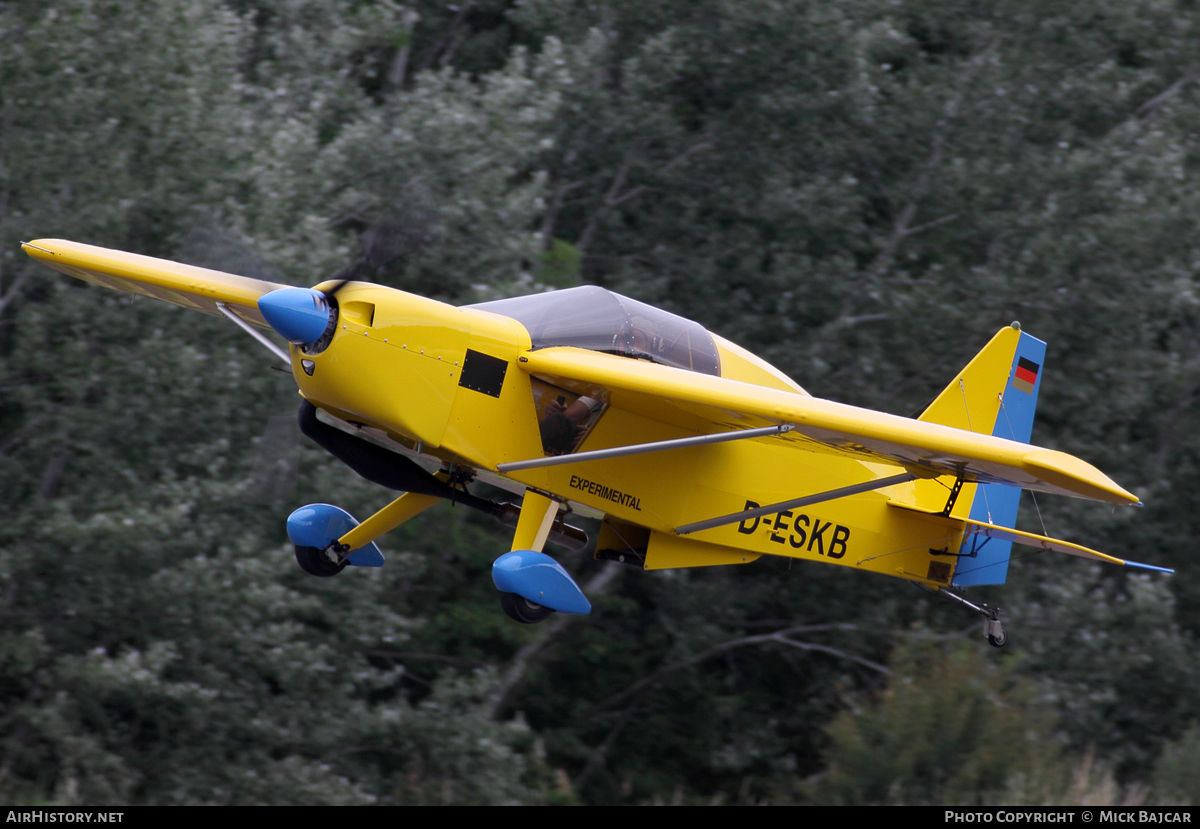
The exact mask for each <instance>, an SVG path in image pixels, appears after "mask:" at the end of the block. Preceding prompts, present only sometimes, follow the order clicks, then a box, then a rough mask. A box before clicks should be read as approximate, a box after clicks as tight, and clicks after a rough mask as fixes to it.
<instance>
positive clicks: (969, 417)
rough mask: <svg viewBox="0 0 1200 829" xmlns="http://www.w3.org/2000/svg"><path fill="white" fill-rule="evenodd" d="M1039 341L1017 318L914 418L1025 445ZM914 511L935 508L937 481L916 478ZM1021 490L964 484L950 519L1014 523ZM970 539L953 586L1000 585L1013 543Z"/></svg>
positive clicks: (1042, 351) (1038, 375) (1042, 348)
mask: <svg viewBox="0 0 1200 829" xmlns="http://www.w3.org/2000/svg"><path fill="white" fill-rule="evenodd" d="M1045 357H1046V344H1045V343H1044V342H1042V341H1041V340H1039V339H1037V338H1036V337H1031V336H1030V335H1028V334H1026V333H1024V332H1022V331H1021V327H1020V325H1019V324H1018V323H1013V324H1012V326H1010V327H1008V328H1002V329H1001V330H1000V331H999V332H998V333H997V334H996V336H994V337H992V339H991V342H989V343H988V344H987V345H986V346H984V348H983V350H982V351H980V352H979V353H978V354H976V355H975V358H974V359H973V360H971V362H970V363H968V364H967V367H966V368H964V369H963V370H962V371H961V372H959V374H958V376H957V377H955V378H954V381H953V382H952V383H951V384H950V385H949V386H947V387H946V388H945V390H944V391H942V393H941V394H939V395H938V396H937V398H936V399H935V400H934V401H933V403H931V404H930V405H929V408H927V409H926V410H925V411H924V412H923V413H922V414H921V416H920V418H918V419H919V420H923V421H926V422H927V423H940V424H942V425H944V426H954V427H956V428H958V429H966V430H967V431H971V432H977V433H979V434H985V435H995V436H996V437H1002V438H1008V439H1009V440H1015V441H1020V442H1021V443H1029V438H1030V435H1031V434H1032V432H1033V415H1034V411H1035V410H1036V408H1037V397H1038V390H1039V389H1040V388H1041V384H1042V364H1043V363H1044V361H1045ZM912 495H913V497H912V498H905V499H904V500H905V501H908V502H909V503H912V504H913V505H914V506H916V507H917V508H918V509H926V510H932V511H940V509H941V508H942V507H944V505H945V504H946V499H947V491H946V489H945V487H944V486H942V485H941V484H940V483H938V482H937V481H915V482H914V484H913V491H912ZM1020 503H1021V490H1020V489H1019V488H1017V487H1012V486H1004V485H1002V484H965V485H964V486H963V488H962V492H961V493H960V495H959V498H958V500H957V501H956V502H955V505H954V509H953V510H952V511H951V513H950V515H951V517H952V518H957V519H960V520H969V521H974V522H979V523H986V524H991V525H996V526H1000V527H1008V528H1010V529H1012V528H1015V527H1016V524H1017V508H1018V507H1019V506H1020ZM982 541H983V543H982V544H975V545H973V546H975V550H974V557H972V558H961V559H959V564H958V567H956V568H955V574H954V579H953V581H952V582H951V583H952V584H954V585H959V586H963V585H977V584H1003V583H1004V580H1005V578H1006V577H1007V575H1008V559H1009V554H1010V552H1011V550H1012V541H1010V540H1008V539H1004V538H996V537H992V538H987V539H983V540H982Z"/></svg>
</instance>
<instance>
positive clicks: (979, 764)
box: [812, 638, 1060, 806]
mask: <svg viewBox="0 0 1200 829" xmlns="http://www.w3.org/2000/svg"><path fill="white" fill-rule="evenodd" d="M892 668H893V671H894V674H893V676H892V677H891V678H890V680H889V682H888V687H887V689H886V691H884V692H883V693H882V694H881V696H880V698H879V699H878V700H872V701H868V702H866V703H864V704H861V705H853V706H852V707H851V708H850V709H848V710H846V711H843V712H842V713H840V714H839V715H838V716H837V717H836V718H835V719H834V721H833V723H832V725H830V727H829V737H830V746H829V748H828V750H827V751H826V760H827V763H828V771H827V773H826V774H825V775H824V776H823V777H822V778H821V779H820V781H819V782H817V783H816V784H815V785H814V786H813V787H812V797H813V800H814V801H815V802H817V803H823V804H829V805H847V806H850V805H854V806H861V805H872V804H907V805H922V804H934V805H936V804H945V805H984V804H987V803H994V802H997V800H998V799H1000V795H1001V794H1002V793H1003V792H1004V790H1005V787H1006V786H1007V783H1008V780H1009V779H1010V778H1012V777H1014V776H1021V777H1024V778H1026V779H1029V780H1039V781H1044V780H1045V778H1046V776H1047V774H1050V773H1056V772H1058V771H1059V769H1058V768H1057V767H1056V766H1057V765H1058V763H1059V751H1060V749H1059V746H1058V745H1057V744H1056V741H1055V738H1054V719H1053V715H1052V714H1051V712H1050V711H1048V710H1047V709H1046V707H1045V706H1044V704H1042V705H1039V704H1037V703H1036V702H1035V701H1034V699H1033V698H1034V696H1035V690H1034V688H1033V687H1032V686H1031V685H1030V683H1028V682H1026V681H1022V680H1020V679H1019V678H1018V677H1017V676H1015V675H1014V673H1013V672H1012V670H1011V669H1008V668H1002V667H1000V666H998V665H997V664H996V663H995V662H994V661H988V660H986V659H984V658H983V655H982V654H981V653H980V652H979V650H978V649H977V648H967V647H961V646H960V647H957V648H955V649H953V650H950V651H949V652H947V651H945V650H943V649H942V648H940V647H938V646H937V645H936V644H934V643H931V642H929V641H927V640H926V641H923V640H922V639H921V638H913V639H911V640H910V641H909V643H907V644H904V645H901V646H899V647H897V649H896V651H895V652H894V654H893V663H892Z"/></svg>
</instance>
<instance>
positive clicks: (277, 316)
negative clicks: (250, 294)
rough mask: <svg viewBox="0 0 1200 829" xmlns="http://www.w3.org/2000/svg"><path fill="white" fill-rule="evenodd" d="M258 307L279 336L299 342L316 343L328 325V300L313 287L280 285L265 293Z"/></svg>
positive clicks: (289, 340)
mask: <svg viewBox="0 0 1200 829" xmlns="http://www.w3.org/2000/svg"><path fill="white" fill-rule="evenodd" d="M258 310H259V311H260V312H261V313H262V315H263V319H265V320H266V321H267V324H268V325H270V326H271V327H272V328H273V329H275V331H276V332H277V333H278V334H279V336H281V337H283V338H284V339H285V340H287V341H288V342H290V343H295V344H296V345H309V344H311V343H315V342H316V341H317V340H319V339H321V336H322V335H323V334H324V333H325V329H326V328H327V327H328V326H329V312H330V307H329V300H328V299H327V298H326V297H325V294H323V293H321V292H320V291H315V290H313V289H311V288H280V289H279V290H278V291H271V292H270V293H268V294H263V295H262V296H261V297H259V298H258Z"/></svg>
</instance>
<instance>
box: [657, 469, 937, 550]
mask: <svg viewBox="0 0 1200 829" xmlns="http://www.w3.org/2000/svg"><path fill="white" fill-rule="evenodd" d="M916 479H917V476H916V475H914V474H913V473H911V472H905V473H903V474H901V475H892V476H891V477H890V478H877V479H876V480H874V481H867V482H865V483H861V484H852V485H851V486H843V487H839V488H837V489H830V490H826V491H825V492H818V493H817V494H816V495H805V496H804V497H803V498H794V499H793V500H791V501H780V502H779V503H777V504H767V505H766V506H765V507H758V508H757V509H749V510H743V511H742V512H733V513H730V514H729V515H722V516H721V517H720V518H709V519H708V520H706V521H697V522H696V523H694V524H684V525H683V526H681V527H676V528H675V534H676V535H688V534H690V533H695V532H700V530H711V529H712V528H713V527H723V526H725V525H726V524H736V523H739V522H741V521H745V520H746V519H747V518H757V517H758V516H760V515H767V514H768V513H772V512H783V511H784V510H789V509H795V508H796V507H807V506H808V505H809V504H819V503H821V502H822V501H832V500H834V499H835V498H845V497H846V496H847V495H858V494H859V493H861V492H871V491H872V490H876V489H883V488H884V487H888V486H892V485H894V484H903V483H907V482H909V481H915V480H916Z"/></svg>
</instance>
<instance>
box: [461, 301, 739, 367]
mask: <svg viewBox="0 0 1200 829" xmlns="http://www.w3.org/2000/svg"><path fill="white" fill-rule="evenodd" d="M466 307H467V308H474V309H478V310H480V311H490V312H492V313H493V314H501V315H503V316H506V317H511V318H512V319H515V320H516V321H517V322H519V323H521V325H523V326H525V329H526V330H527V331H528V332H529V336H530V338H531V339H532V340H533V347H534V348H535V349H537V348H551V347H553V346H563V345H567V346H575V347H576V348H586V349H588V350H589V351H603V352H605V353H606V354H619V355H621V356H624V357H636V358H641V359H645V360H651V361H653V362H655V363H661V364H663V365H666V366H674V367H675V368H683V369H687V370H688V371H698V372H701V373H702V374H712V375H715V376H718V377H719V376H720V374H721V360H720V357H719V356H718V355H717V347H716V344H715V343H714V342H713V339H712V337H711V336H710V335H709V333H708V332H707V331H705V330H704V328H703V326H701V325H699V324H698V323H694V322H692V321H691V320H688V319H684V318H683V317H677V316H675V315H674V314H668V313H667V312H666V311H662V310H659V309H658V308H655V307H653V306H651V305H647V304H645V303H644V302H638V301H637V300H634V299H630V298H629V297H625V296H621V295H620V294H615V293H613V292H612V291H606V290H605V289H604V288H600V287H597V286H595V285H584V286H582V287H579V288H569V289H567V290H565V291H552V292H549V293H544V294H533V295H532V296H521V297H513V298H512V299H498V300H495V301H493V302H481V303H479V304H477V305H468V306H466Z"/></svg>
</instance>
